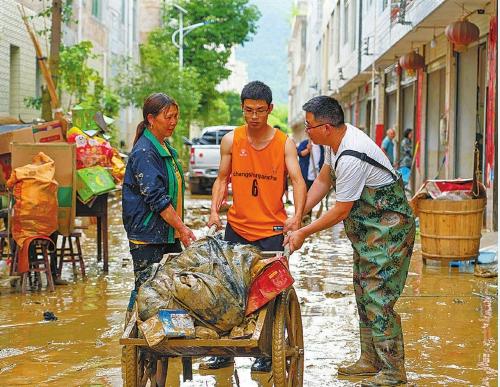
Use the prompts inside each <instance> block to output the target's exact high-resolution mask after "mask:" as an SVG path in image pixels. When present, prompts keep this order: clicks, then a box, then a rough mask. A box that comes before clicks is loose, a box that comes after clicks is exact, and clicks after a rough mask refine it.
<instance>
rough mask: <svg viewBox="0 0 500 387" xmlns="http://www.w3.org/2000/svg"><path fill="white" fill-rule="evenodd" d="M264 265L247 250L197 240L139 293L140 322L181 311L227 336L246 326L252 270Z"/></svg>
mask: <svg viewBox="0 0 500 387" xmlns="http://www.w3.org/2000/svg"><path fill="white" fill-rule="evenodd" d="M260 259H261V254H260V252H259V250H258V249H256V248H255V247H252V246H249V245H236V246H231V245H229V244H228V243H227V242H224V241H221V240H218V239H215V238H212V237H207V238H205V239H202V240H199V241H197V242H195V243H193V244H192V245H191V246H190V247H189V248H188V249H186V250H184V251H183V252H182V253H181V254H180V255H178V256H177V257H174V258H172V259H170V260H168V261H167V262H165V263H164V264H163V265H159V266H158V268H157V270H153V275H152V277H151V278H150V279H149V280H147V281H146V282H145V283H144V284H143V285H142V286H141V287H140V288H139V294H138V297H137V305H138V312H139V317H140V319H141V320H143V321H145V320H147V319H148V318H150V317H152V316H154V315H156V314H157V312H158V310H159V309H179V308H182V309H185V310H187V311H188V312H189V313H190V314H191V316H193V317H194V318H195V320H197V321H198V322H199V323H200V324H202V325H205V326H207V327H209V328H212V329H214V330H216V331H217V333H219V334H221V333H224V332H229V331H230V330H231V329H232V328H233V327H235V326H238V325H240V324H241V323H242V322H243V320H244V317H245V309H246V303H247V295H248V289H249V287H250V283H251V280H252V278H251V268H252V266H253V265H254V264H255V263H256V262H257V261H258V260H260Z"/></svg>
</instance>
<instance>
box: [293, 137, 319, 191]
mask: <svg viewBox="0 0 500 387" xmlns="http://www.w3.org/2000/svg"><path fill="white" fill-rule="evenodd" d="M297 154H298V155H299V165H300V171H301V172H302V177H303V178H304V181H305V182H306V186H307V190H308V191H309V189H310V188H311V186H312V184H313V183H314V180H315V179H316V177H318V174H319V171H320V170H321V167H322V166H323V163H324V162H325V147H324V146H323V145H317V144H314V143H313V142H312V141H311V140H310V139H305V140H304V141H301V143H300V144H299V146H298V147H297Z"/></svg>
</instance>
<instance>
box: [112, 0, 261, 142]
mask: <svg viewBox="0 0 500 387" xmlns="http://www.w3.org/2000/svg"><path fill="white" fill-rule="evenodd" d="M179 4H180V5H181V6H182V7H184V8H185V9H186V10H187V11H188V13H187V15H185V18H184V24H185V27H186V26H188V25H191V24H195V23H199V22H201V21H209V22H210V24H207V25H205V26H203V27H201V28H198V29H195V30H193V31H192V32H191V33H190V34H189V35H188V37H187V38H186V40H185V46H184V68H183V70H180V69H179V68H178V64H177V63H178V61H177V58H178V55H179V51H178V49H177V48H176V47H175V46H174V45H173V44H172V42H171V37H172V34H173V33H174V31H175V30H177V28H178V25H174V24H173V22H172V21H173V20H175V19H176V18H177V15H178V13H177V12H178V11H176V10H175V8H173V7H171V6H168V5H167V6H166V7H165V9H164V23H163V27H161V28H159V29H157V30H155V31H153V32H151V33H150V34H149V36H148V40H147V42H146V43H145V44H144V45H143V46H141V48H140V52H141V61H140V64H139V65H135V66H134V65H132V64H131V63H130V60H124V61H123V62H122V71H120V73H119V75H118V76H117V77H116V85H117V90H118V92H119V94H120V95H121V96H122V97H123V99H124V102H125V103H132V104H133V105H135V106H137V107H139V108H141V107H142V104H143V102H144V99H145V98H146V97H147V96H148V95H150V94H151V93H154V92H159V91H161V92H165V93H167V94H169V95H171V96H172V97H173V98H175V99H176V101H177V102H178V103H179V106H180V111H181V115H180V117H181V120H180V122H179V125H178V128H177V129H176V131H175V133H174V144H175V145H177V146H179V145H181V143H182V136H189V126H190V124H191V123H192V122H194V121H196V122H198V123H199V124H200V125H203V126H207V125H210V124H227V123H228V122H229V121H231V120H233V118H234V120H236V115H235V107H234V104H233V103H232V100H231V101H228V100H227V99H226V98H228V96H227V95H224V94H221V93H219V92H217V90H216V86H217V85H218V84H219V83H220V82H221V81H222V80H223V79H226V78H227V77H228V76H229V74H230V71H229V70H228V69H227V68H226V67H225V65H226V63H227V61H228V58H229V55H230V54H231V48H232V47H233V46H235V45H238V44H243V43H245V42H246V41H248V39H249V38H250V35H251V34H253V33H255V31H256V28H257V27H256V22H257V20H258V18H259V11H258V10H257V8H256V7H255V6H253V5H248V0H183V1H180V2H179ZM233 99H234V98H233ZM228 102H231V103H228ZM238 115H239V116H240V117H241V109H239V113H238ZM181 148H182V147H180V146H179V147H178V149H181Z"/></svg>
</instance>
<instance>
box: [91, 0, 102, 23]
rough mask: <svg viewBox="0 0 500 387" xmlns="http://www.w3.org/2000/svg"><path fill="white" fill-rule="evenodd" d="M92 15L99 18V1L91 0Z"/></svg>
mask: <svg viewBox="0 0 500 387" xmlns="http://www.w3.org/2000/svg"><path fill="white" fill-rule="evenodd" d="M92 16H94V17H96V18H97V19H101V1H100V0H92Z"/></svg>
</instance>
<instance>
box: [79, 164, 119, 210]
mask: <svg viewBox="0 0 500 387" xmlns="http://www.w3.org/2000/svg"><path fill="white" fill-rule="evenodd" d="M114 188H115V182H114V180H113V176H111V174H110V173H109V172H108V171H107V170H106V169H105V168H103V167H101V166H95V167H89V168H82V169H79V170H78V171H76V192H77V193H78V197H79V198H80V200H81V201H82V203H87V202H89V201H90V200H92V198H94V197H95V196H97V195H101V194H103V193H106V192H109V191H111V190H113V189H114Z"/></svg>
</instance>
